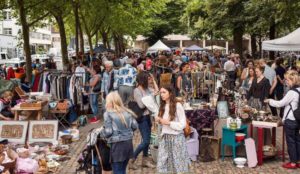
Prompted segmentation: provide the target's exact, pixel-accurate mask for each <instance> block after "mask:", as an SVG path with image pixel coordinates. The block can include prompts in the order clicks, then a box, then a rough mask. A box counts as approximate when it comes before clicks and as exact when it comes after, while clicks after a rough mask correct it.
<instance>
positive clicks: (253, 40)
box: [251, 34, 257, 58]
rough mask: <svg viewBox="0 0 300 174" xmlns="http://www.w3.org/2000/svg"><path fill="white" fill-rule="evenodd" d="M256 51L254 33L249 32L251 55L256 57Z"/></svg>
mask: <svg viewBox="0 0 300 174" xmlns="http://www.w3.org/2000/svg"><path fill="white" fill-rule="evenodd" d="M256 52H257V47H256V34H251V54H252V57H254V58H256V55H257V54H256Z"/></svg>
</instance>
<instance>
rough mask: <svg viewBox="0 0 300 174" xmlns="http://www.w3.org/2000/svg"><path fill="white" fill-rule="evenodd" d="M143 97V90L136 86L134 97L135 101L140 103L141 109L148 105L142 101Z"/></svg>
mask: <svg viewBox="0 0 300 174" xmlns="http://www.w3.org/2000/svg"><path fill="white" fill-rule="evenodd" d="M142 97H143V93H142V91H141V90H140V89H138V88H135V89H134V91H133V98H134V101H136V103H137V104H138V105H139V107H140V108H141V109H143V108H145V107H146V106H145V105H144V104H143V102H142Z"/></svg>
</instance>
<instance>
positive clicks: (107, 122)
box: [100, 112, 113, 138]
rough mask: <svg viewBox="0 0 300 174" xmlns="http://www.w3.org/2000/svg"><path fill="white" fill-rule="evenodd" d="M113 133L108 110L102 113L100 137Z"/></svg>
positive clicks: (107, 136)
mask: <svg viewBox="0 0 300 174" xmlns="http://www.w3.org/2000/svg"><path fill="white" fill-rule="evenodd" d="M112 134H113V128H112V118H111V117H110V116H109V114H108V112H105V113H104V126H103V129H102V130H101V132H100V137H102V138H109V137H110V136H111V135H112Z"/></svg>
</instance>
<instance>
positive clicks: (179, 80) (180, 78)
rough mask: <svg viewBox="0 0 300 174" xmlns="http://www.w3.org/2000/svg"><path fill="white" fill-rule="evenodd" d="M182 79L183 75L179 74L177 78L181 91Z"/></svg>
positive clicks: (177, 84)
mask: <svg viewBox="0 0 300 174" xmlns="http://www.w3.org/2000/svg"><path fill="white" fill-rule="evenodd" d="M181 81H182V77H181V76H178V77H177V80H176V86H177V88H178V89H179V91H180V90H181V83H182V82H181Z"/></svg>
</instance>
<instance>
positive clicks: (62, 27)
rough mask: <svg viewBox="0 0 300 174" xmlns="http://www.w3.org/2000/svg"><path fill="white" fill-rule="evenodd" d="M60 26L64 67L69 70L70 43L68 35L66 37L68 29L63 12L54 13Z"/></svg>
mask: <svg viewBox="0 0 300 174" xmlns="http://www.w3.org/2000/svg"><path fill="white" fill-rule="evenodd" d="M54 17H55V19H56V22H57V25H58V28H59V34H60V39H61V43H60V44H61V55H62V63H63V69H64V70H67V69H68V65H69V58H68V45H67V37H66V31H65V24H64V20H63V17H62V15H61V14H55V15H54Z"/></svg>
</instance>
